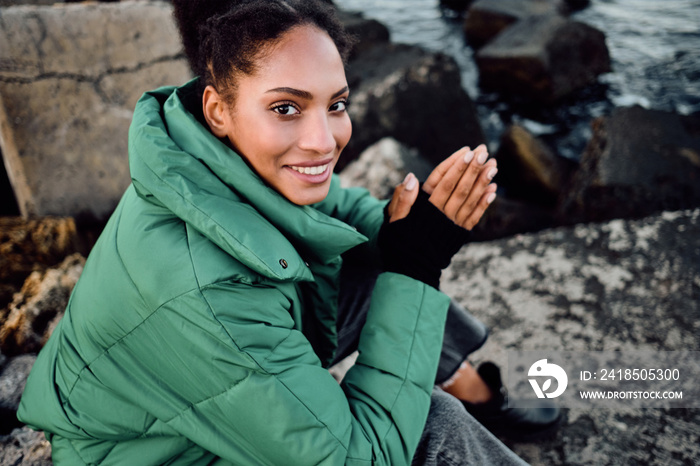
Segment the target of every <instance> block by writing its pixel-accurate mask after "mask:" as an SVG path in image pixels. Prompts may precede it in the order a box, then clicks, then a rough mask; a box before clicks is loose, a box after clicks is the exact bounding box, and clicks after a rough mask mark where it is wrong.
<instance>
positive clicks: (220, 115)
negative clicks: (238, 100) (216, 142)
mask: <svg viewBox="0 0 700 466" xmlns="http://www.w3.org/2000/svg"><path fill="white" fill-rule="evenodd" d="M202 109H203V110H204V119H205V120H207V123H208V124H209V128H210V129H211V132H212V133H214V135H215V136H216V137H219V138H223V137H226V136H227V135H228V121H229V120H228V105H226V102H224V99H223V98H222V97H221V95H219V93H218V92H217V91H216V89H214V87H213V86H207V87H206V88H205V89H204V94H203V95H202Z"/></svg>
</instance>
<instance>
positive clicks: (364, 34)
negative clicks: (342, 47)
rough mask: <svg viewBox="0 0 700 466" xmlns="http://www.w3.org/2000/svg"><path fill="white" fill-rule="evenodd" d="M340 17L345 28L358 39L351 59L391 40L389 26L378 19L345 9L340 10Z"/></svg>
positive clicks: (351, 53)
mask: <svg viewBox="0 0 700 466" xmlns="http://www.w3.org/2000/svg"><path fill="white" fill-rule="evenodd" d="M338 17H339V18H340V21H341V22H342V23H343V26H344V27H345V30H346V31H347V32H348V33H349V34H351V35H352V36H353V37H354V38H355V39H356V40H357V42H356V43H355V45H354V46H353V49H352V51H351V52H350V59H352V58H355V57H357V56H358V55H360V54H362V53H364V52H366V51H367V50H369V49H371V48H372V47H374V46H376V45H378V44H386V43H388V42H389V28H388V27H386V26H385V25H384V24H382V23H380V22H379V21H377V20H376V19H368V18H365V17H364V16H363V15H362V14H361V13H354V12H348V11H343V10H338Z"/></svg>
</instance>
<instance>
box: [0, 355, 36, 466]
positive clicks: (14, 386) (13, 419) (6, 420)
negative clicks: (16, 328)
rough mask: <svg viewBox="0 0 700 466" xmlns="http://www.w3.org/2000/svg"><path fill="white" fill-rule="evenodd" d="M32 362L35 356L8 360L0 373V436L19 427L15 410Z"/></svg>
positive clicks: (22, 356) (23, 356)
mask: <svg viewBox="0 0 700 466" xmlns="http://www.w3.org/2000/svg"><path fill="white" fill-rule="evenodd" d="M34 361H36V355H34V354H23V355H21V356H17V357H15V358H12V359H10V361H9V362H8V363H7V365H6V366H5V368H4V369H3V370H2V371H1V372H0V426H2V427H1V428H0V435H5V434H9V433H10V432H11V431H12V429H14V428H15V427H19V426H20V425H21V423H20V422H19V420H18V419H17V408H19V400H20V399H21V398H22V392H23V391H24V386H25V385H26V384H27V377H29V371H31V369H32V366H33V365H34ZM0 464H5V463H1V462H0Z"/></svg>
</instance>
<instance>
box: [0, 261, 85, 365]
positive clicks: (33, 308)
mask: <svg viewBox="0 0 700 466" xmlns="http://www.w3.org/2000/svg"><path fill="white" fill-rule="evenodd" d="M84 264H85V259H84V258H83V256H81V255H80V254H78V253H76V254H73V255H71V256H68V257H67V258H66V259H65V260H64V261H63V262H62V263H61V264H60V265H59V266H58V267H57V268H55V269H49V270H47V271H45V272H33V273H32V274H31V275H30V276H29V278H27V281H26V282H25V283H24V286H22V290H21V291H20V292H19V293H17V294H16V295H15V298H14V300H13V301H12V303H11V304H10V306H9V309H8V312H7V318H6V319H0V322H2V327H0V348H2V352H3V353H4V354H6V355H14V354H21V353H36V352H39V350H40V349H41V348H42V346H43V345H44V344H45V343H46V340H48V338H49V336H51V332H53V329H54V327H55V326H56V324H57V323H58V321H59V320H60V319H61V317H63V312H64V310H65V308H66V305H67V304H68V298H69V297H70V293H71V291H72V290H73V287H74V286H75V284H76V282H77V281H78V278H79V277H80V274H81V272H82V271H83V265H84Z"/></svg>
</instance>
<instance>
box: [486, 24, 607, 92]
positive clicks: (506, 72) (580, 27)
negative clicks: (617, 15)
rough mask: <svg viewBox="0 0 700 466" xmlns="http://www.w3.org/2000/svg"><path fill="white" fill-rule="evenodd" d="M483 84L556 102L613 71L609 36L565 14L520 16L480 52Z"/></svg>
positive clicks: (494, 88) (497, 89)
mask: <svg viewBox="0 0 700 466" xmlns="http://www.w3.org/2000/svg"><path fill="white" fill-rule="evenodd" d="M476 63H477V66H478V67H479V82H480V84H481V86H482V87H484V88H487V89H491V90H494V91H497V92H500V93H502V94H505V95H510V96H515V97H517V98H520V99H526V100H532V101H538V102H540V103H542V102H545V103H549V102H553V101H556V100H557V99H560V98H562V97H564V96H566V95H568V94H570V93H571V92H573V91H575V90H577V89H580V88H583V87H585V86H587V85H589V84H591V83H593V82H595V80H596V79H597V77H598V75H600V74H601V73H605V72H608V71H610V54H609V52H608V48H607V46H606V44H605V35H604V34H603V33H602V32H600V31H599V30H597V29H595V28H593V27H591V26H588V25H586V24H583V23H580V22H577V21H572V20H568V19H565V18H563V17H561V16H556V15H548V16H534V17H529V18H526V19H523V20H520V21H518V22H517V23H516V24H515V25H513V26H511V27H509V28H508V29H507V30H505V31H503V33H501V34H499V35H498V37H496V39H494V40H493V41H492V42H490V43H489V44H488V45H486V46H485V47H483V48H482V49H481V50H479V52H478V53H477V54H476Z"/></svg>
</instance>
